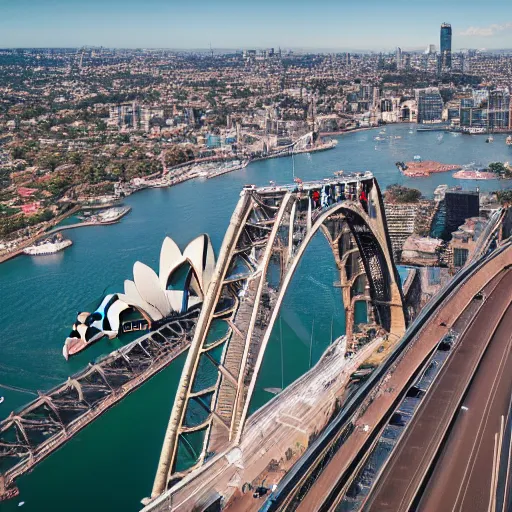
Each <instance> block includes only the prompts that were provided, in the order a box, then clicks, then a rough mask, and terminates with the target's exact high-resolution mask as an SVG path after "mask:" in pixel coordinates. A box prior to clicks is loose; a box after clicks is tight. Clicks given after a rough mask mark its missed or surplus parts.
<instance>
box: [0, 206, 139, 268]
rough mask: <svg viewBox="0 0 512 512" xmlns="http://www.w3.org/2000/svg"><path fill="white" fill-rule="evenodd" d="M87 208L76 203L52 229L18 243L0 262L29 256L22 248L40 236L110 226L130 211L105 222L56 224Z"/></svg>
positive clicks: (28, 245) (60, 217)
mask: <svg viewBox="0 0 512 512" xmlns="http://www.w3.org/2000/svg"><path fill="white" fill-rule="evenodd" d="M110 207H112V206H110ZM87 208H88V207H87V206H83V205H81V206H80V205H77V206H75V207H74V208H71V210H69V212H66V213H65V214H64V215H61V216H59V217H58V218H59V221H58V222H57V223H56V224H55V227H53V228H52V229H50V230H48V231H45V232H44V233H40V234H38V235H35V236H34V237H32V238H30V239H29V240H27V241H26V242H24V243H22V244H20V245H19V246H18V247H17V248H16V249H15V250H14V251H12V252H9V253H7V254H3V255H2V256H0V264H2V263H4V262H6V261H9V260H12V259H14V258H16V257H18V256H30V255H27V254H25V253H24V252H23V250H24V249H26V248H27V247H30V246H31V245H32V244H34V243H35V242H37V241H38V240H41V239H42V238H46V237H48V236H51V235H55V234H56V233H60V232H61V231H66V230H68V229H76V228H81V227H89V226H110V225H111V224H117V223H118V222H120V221H121V219H122V218H123V217H124V216H125V215H127V214H128V213H130V211H131V207H130V208H129V210H127V211H126V212H125V213H123V214H122V215H121V216H119V217H118V218H116V219H114V220H110V221H106V222H77V223H75V224H68V225H65V226H58V224H59V223H61V222H62V221H63V220H65V219H67V218H68V217H71V216H72V215H74V214H75V213H78V212H80V211H81V210H84V209H87ZM96 208H100V207H96Z"/></svg>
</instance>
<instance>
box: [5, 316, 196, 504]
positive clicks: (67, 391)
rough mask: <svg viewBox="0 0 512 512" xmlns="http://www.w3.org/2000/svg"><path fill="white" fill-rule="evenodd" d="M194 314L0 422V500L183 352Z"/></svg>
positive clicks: (136, 342)
mask: <svg viewBox="0 0 512 512" xmlns="http://www.w3.org/2000/svg"><path fill="white" fill-rule="evenodd" d="M196 319H197V311H196V312H190V313H189V314H187V315H185V316H183V317H181V318H180V319H178V320H173V321H171V322H169V323H167V324H165V325H164V326H162V327H160V328H159V329H158V330H156V331H154V332H151V333H149V334H146V335H145V336H143V337H141V338H139V339H137V340H135V341H133V342H131V343H130V344H128V345H126V346H125V347H123V348H121V349H119V350H117V351H115V352H113V353H112V354H110V355H108V356H107V357H105V358H103V359H101V360H99V361H98V362H97V363H96V364H93V365H89V366H88V368H87V369H85V370H83V371H81V372H79V373H78V374H75V375H73V376H72V377H70V378H69V379H68V380H67V382H65V383H64V384H62V385H60V386H57V387H55V388H53V389H51V390H50V391H48V392H46V393H44V394H43V393H40V397H39V398H37V399H36V400H34V401H33V402H31V403H29V404H28V405H26V406H25V407H23V408H22V409H20V410H19V411H16V412H12V413H11V414H10V416H9V417H7V418H6V419H5V420H3V421H2V422H0V471H1V473H0V501H1V500H2V496H7V495H9V494H12V486H13V484H14V480H15V479H16V478H18V477H19V476H21V475H23V474H24V473H25V472H27V471H30V470H32V469H33V467H34V466H35V465H36V464H37V463H39V462H40V461H41V460H43V459H44V458H45V457H47V456H48V455H50V454H51V453H52V452H54V451H55V450H57V449H58V448H60V447H61V446H62V445H63V444H64V443H66V442H67V441H69V440H70V439H71V438H72V437H73V436H74V435H75V434H76V433H77V432H79V431H80V430H82V429H83V428H84V427H86V426H87V425H88V424H89V423H91V422H92V421H93V420H94V419H96V418H97V417H98V416H100V415H101V414H103V413H104V412H105V411H106V410H107V409H109V408H110V407H112V406H113V405H114V404H116V403H117V402H119V401H120V400H121V399H122V398H124V397H125V396H126V395H127V394H128V393H130V392H131V391H133V390H134V389H136V388H137V387H138V386H140V385H141V384H143V383H144V382H145V381H146V380H148V379H149V378H150V377H152V376H153V375H155V374H156V373H158V372H159V371H161V370H162V369H163V368H165V367H166V366H168V365H169V364H170V363H171V361H172V360H173V359H175V358H176V357H177V356H179V355H180V354H181V353H182V352H184V351H185V350H186V349H187V348H188V347H189V345H190V333H191V330H192V329H193V327H194V325H195V322H196Z"/></svg>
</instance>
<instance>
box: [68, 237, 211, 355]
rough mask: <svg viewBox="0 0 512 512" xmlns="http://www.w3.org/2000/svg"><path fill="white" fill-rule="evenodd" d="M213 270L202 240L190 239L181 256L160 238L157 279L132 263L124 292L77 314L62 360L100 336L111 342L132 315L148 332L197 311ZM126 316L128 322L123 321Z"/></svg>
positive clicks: (205, 241) (172, 244) (171, 242)
mask: <svg viewBox="0 0 512 512" xmlns="http://www.w3.org/2000/svg"><path fill="white" fill-rule="evenodd" d="M214 268H215V255H214V253H213V248H212V244H211V241H210V238H209V237H208V235H201V236H199V237H197V238H196V239H194V240H192V242H190V243H189V244H188V245H187V247H186V248H185V250H184V251H183V253H182V252H181V250H180V248H179V247H178V245H177V244H176V242H174V240H172V239H171V238H169V237H167V238H165V240H164V242H163V244H162V249H161V251H160V266H159V272H158V275H157V274H156V273H155V271H154V270H153V269H151V268H150V267H148V266H147V265H145V264H144V263H141V262H139V261H137V262H135V264H134V265H133V281H130V280H126V281H125V282H124V293H113V294H109V295H106V296H105V297H104V298H103V300H102V301H101V304H100V305H99V307H98V308H97V309H96V311H94V312H92V313H88V312H80V313H78V315H77V318H76V322H75V323H74V325H73V330H72V331H71V333H70V335H69V337H68V338H66V342H65V344H64V347H63V350H62V353H63V355H64V357H65V358H66V359H68V357H70V356H72V355H74V354H76V353H78V352H80V351H82V350H84V349H86V348H87V347H88V346H90V345H91V344H92V343H94V342H95V341H97V340H99V339H100V338H102V337H104V336H108V337H109V338H110V339H113V338H115V337H117V336H118V335H119V334H120V333H122V332H123V330H124V326H125V325H130V326H131V325H133V318H134V313H135V318H138V319H139V320H138V322H139V324H138V325H139V327H142V328H147V329H151V328H153V327H155V326H159V325H161V324H162V322H164V321H165V319H167V318H175V317H178V316H179V315H182V314H183V313H186V312H187V311H189V310H190V309H191V308H194V307H198V305H200V304H201V303H202V301H203V299H204V296H205V294H206V291H207V290H208V286H209V284H210V281H211V279H212V275H213V270H214ZM128 317H130V318H131V319H132V321H130V322H124V320H125V319H127V318H128Z"/></svg>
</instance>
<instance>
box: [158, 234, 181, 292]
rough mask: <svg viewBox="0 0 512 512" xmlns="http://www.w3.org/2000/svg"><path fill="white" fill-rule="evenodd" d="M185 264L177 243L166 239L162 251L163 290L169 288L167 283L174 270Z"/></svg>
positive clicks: (161, 273)
mask: <svg viewBox="0 0 512 512" xmlns="http://www.w3.org/2000/svg"><path fill="white" fill-rule="evenodd" d="M182 262H183V255H182V254H181V251H180V248H179V247H178V246H177V244H176V242H175V241H174V240H173V239H172V238H169V237H168V236H167V237H165V240H164V243H163V244H162V249H161V250H160V267H159V274H160V284H161V286H162V288H163V289H165V288H167V281H168V280H169V276H170V275H171V273H172V272H173V270H174V269H175V268H176V267H177V266H179V265H180V264H181V263H182Z"/></svg>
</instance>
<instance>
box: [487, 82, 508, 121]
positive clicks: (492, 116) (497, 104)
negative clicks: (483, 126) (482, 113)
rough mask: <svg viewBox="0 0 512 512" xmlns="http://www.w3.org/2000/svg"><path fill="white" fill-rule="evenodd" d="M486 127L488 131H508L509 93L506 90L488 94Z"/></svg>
mask: <svg viewBox="0 0 512 512" xmlns="http://www.w3.org/2000/svg"><path fill="white" fill-rule="evenodd" d="M488 109H489V110H488V125H489V129H490V130H505V129H508V126H509V122H510V93H509V90H508V89H495V90H492V91H490V92H489V102H488Z"/></svg>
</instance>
